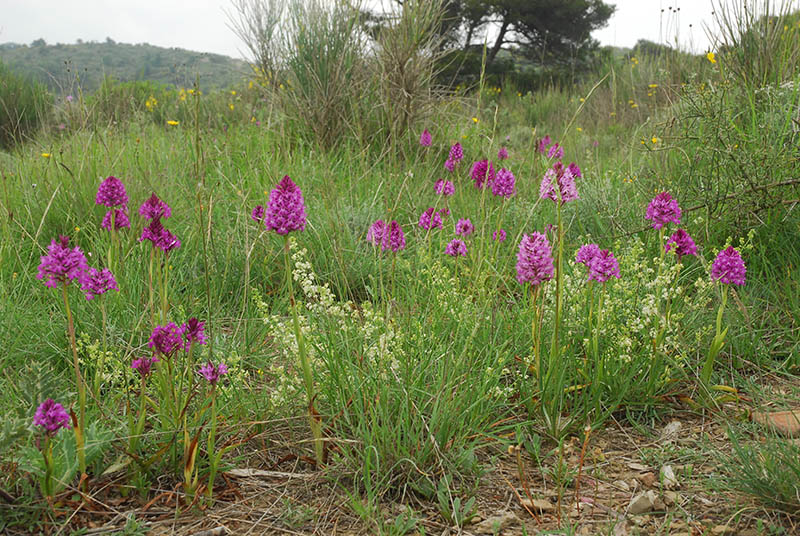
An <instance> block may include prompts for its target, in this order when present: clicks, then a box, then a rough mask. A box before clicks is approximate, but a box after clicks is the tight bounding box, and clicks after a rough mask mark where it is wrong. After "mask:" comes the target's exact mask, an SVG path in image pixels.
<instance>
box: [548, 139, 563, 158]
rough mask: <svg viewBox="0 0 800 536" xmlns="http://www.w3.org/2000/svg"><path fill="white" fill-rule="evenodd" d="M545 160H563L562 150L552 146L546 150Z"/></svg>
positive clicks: (557, 146) (558, 146) (557, 145)
mask: <svg viewBox="0 0 800 536" xmlns="http://www.w3.org/2000/svg"><path fill="white" fill-rule="evenodd" d="M547 158H554V159H556V160H559V159H561V158H564V148H563V147H561V146H560V145H559V144H557V143H554V144H553V146H552V147H550V149H548V150H547Z"/></svg>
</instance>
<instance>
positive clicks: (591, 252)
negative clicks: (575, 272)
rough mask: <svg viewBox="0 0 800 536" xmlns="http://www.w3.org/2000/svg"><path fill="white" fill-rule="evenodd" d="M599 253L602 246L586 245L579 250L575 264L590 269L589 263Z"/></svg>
mask: <svg viewBox="0 0 800 536" xmlns="http://www.w3.org/2000/svg"><path fill="white" fill-rule="evenodd" d="M598 253H600V246H598V245H597V244H586V245H585V246H581V247H580V249H579V250H578V254H577V255H575V262H577V263H578V264H583V265H584V266H586V267H587V268H588V267H589V263H590V262H591V260H592V259H594V258H595V257H596V256H597V254H598Z"/></svg>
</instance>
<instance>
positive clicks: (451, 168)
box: [444, 158, 456, 173]
mask: <svg viewBox="0 0 800 536" xmlns="http://www.w3.org/2000/svg"><path fill="white" fill-rule="evenodd" d="M444 169H446V170H447V171H449V172H450V173H452V172H453V171H454V170H455V169H456V163H455V161H454V160H450V159H449V158H448V159H447V160H446V161H445V163H444Z"/></svg>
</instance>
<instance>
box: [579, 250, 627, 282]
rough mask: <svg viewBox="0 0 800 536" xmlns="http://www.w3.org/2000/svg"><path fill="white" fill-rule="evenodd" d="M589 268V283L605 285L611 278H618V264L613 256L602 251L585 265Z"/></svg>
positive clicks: (606, 251) (608, 252)
mask: <svg viewBox="0 0 800 536" xmlns="http://www.w3.org/2000/svg"><path fill="white" fill-rule="evenodd" d="M587 266H588V267H589V281H597V282H599V283H605V282H606V281H608V280H609V279H611V278H612V277H616V278H617V279H619V278H620V275H619V263H618V262H617V259H616V258H614V254H613V253H611V252H610V251H608V250H607V249H604V250H602V251H600V252H598V253H597V255H595V256H594V257H592V259H591V260H590V261H589V263H588V264H587Z"/></svg>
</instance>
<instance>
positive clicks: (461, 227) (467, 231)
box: [456, 218, 475, 236]
mask: <svg viewBox="0 0 800 536" xmlns="http://www.w3.org/2000/svg"><path fill="white" fill-rule="evenodd" d="M474 232H475V226H474V225H472V222H471V221H470V220H469V218H461V219H460V220H458V222H457V223H456V234H457V235H461V236H469V235H471V234H472V233H474Z"/></svg>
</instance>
